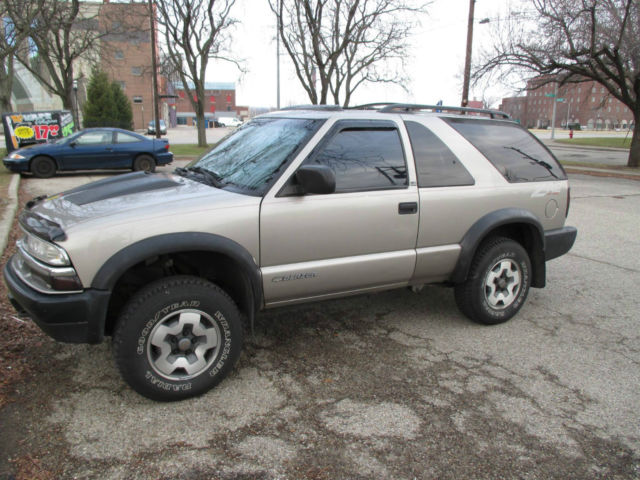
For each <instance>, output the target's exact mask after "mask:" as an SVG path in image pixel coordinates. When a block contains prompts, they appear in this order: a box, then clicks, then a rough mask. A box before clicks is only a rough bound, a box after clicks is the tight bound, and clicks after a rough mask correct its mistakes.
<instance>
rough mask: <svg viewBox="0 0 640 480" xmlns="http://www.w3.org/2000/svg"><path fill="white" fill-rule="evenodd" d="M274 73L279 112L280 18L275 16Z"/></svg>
mask: <svg viewBox="0 0 640 480" xmlns="http://www.w3.org/2000/svg"><path fill="white" fill-rule="evenodd" d="M276 22H277V23H276V57H277V58H276V71H277V80H276V81H277V86H276V90H277V97H278V101H277V107H278V110H280V17H279V16H278V15H276Z"/></svg>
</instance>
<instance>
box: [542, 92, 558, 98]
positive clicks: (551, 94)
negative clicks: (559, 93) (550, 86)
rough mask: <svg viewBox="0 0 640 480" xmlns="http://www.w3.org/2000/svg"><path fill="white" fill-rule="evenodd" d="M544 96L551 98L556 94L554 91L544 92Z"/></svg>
mask: <svg viewBox="0 0 640 480" xmlns="http://www.w3.org/2000/svg"><path fill="white" fill-rule="evenodd" d="M544 96H545V97H550V98H553V97H555V96H556V94H555V93H545V94H544Z"/></svg>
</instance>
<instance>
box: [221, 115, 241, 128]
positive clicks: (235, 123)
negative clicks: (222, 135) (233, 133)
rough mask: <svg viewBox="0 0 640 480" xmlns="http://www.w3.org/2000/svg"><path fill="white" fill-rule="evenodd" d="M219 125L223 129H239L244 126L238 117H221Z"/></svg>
mask: <svg viewBox="0 0 640 480" xmlns="http://www.w3.org/2000/svg"><path fill="white" fill-rule="evenodd" d="M218 123H219V124H220V125H222V126H223V127H239V126H240V125H242V120H240V119H238V118H236V117H220V118H218Z"/></svg>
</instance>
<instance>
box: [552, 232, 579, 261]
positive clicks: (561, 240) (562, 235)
mask: <svg viewBox="0 0 640 480" xmlns="http://www.w3.org/2000/svg"><path fill="white" fill-rule="evenodd" d="M577 235H578V230H577V229H576V228H575V227H563V228H558V229H556V230H549V231H546V232H544V246H545V247H544V257H545V260H551V259H553V258H558V257H560V256H561V255H564V254H565V253H567V252H568V251H569V250H571V247H573V243H574V242H575V241H576V236H577Z"/></svg>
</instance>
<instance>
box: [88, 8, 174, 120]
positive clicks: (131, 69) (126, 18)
mask: <svg viewBox="0 0 640 480" xmlns="http://www.w3.org/2000/svg"><path fill="white" fill-rule="evenodd" d="M99 18H100V22H101V27H102V28H103V29H104V30H105V31H108V32H109V34H108V35H106V36H104V37H102V39H101V42H100V50H101V52H100V53H101V55H100V63H101V67H102V69H103V70H104V71H105V72H107V74H108V75H109V77H110V78H112V79H113V80H115V81H116V82H118V83H119V84H120V86H121V87H122V90H123V91H124V93H125V95H126V96H127V98H129V100H130V101H131V109H132V111H133V123H134V129H145V128H146V127H147V124H148V123H149V121H151V120H153V88H152V82H153V75H152V68H151V59H152V57H151V55H152V48H151V31H150V24H149V10H148V5H147V4H146V3H109V1H108V0H104V3H103V4H102V6H101V8H100V15H99ZM156 51H157V49H156ZM164 88H165V86H164V80H163V78H162V77H161V76H158V91H160V92H162V91H163V90H164ZM163 103H164V102H163V101H162V99H160V101H159V108H160V117H161V118H163V117H164V115H163V110H164V111H165V113H166V107H164V108H163Z"/></svg>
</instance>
